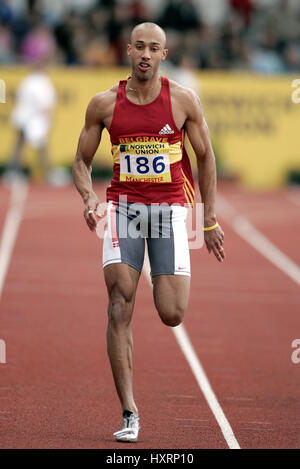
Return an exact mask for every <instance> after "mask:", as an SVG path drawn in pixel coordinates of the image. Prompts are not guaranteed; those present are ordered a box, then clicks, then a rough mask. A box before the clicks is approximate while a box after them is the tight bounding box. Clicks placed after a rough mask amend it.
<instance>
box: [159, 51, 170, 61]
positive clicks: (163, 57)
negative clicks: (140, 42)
mask: <svg viewBox="0 0 300 469" xmlns="http://www.w3.org/2000/svg"><path fill="white" fill-rule="evenodd" d="M168 52H169V51H168V49H164V50H163V56H162V59H161V60H166V58H167V55H168Z"/></svg>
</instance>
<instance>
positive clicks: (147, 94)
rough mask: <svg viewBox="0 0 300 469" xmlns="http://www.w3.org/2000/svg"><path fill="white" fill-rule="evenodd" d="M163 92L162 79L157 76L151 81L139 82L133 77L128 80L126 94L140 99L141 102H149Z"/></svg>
mask: <svg viewBox="0 0 300 469" xmlns="http://www.w3.org/2000/svg"><path fill="white" fill-rule="evenodd" d="M160 90H161V77H160V75H155V76H154V77H152V78H151V79H150V80H139V79H137V78H136V77H135V76H134V75H132V76H131V77H130V78H128V80H127V85H126V93H127V94H130V96H132V97H134V98H135V99H138V101H139V102H144V101H148V100H149V99H152V98H153V97H154V96H157V95H158V94H159V92H160Z"/></svg>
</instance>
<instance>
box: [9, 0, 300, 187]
mask: <svg viewBox="0 0 300 469" xmlns="http://www.w3.org/2000/svg"><path fill="white" fill-rule="evenodd" d="M144 20H150V21H155V22H158V23H159V24H160V25H162V26H163V27H164V28H165V29H166V32H167V36H168V48H169V56H168V60H167V62H166V63H165V64H164V65H163V68H162V73H164V74H165V75H167V76H169V77H171V78H174V79H178V80H179V81H182V80H183V84H186V85H187V86H193V87H195V86H196V88H197V90H198V92H199V94H200V96H201V99H202V102H203V105H204V111H205V115H206V118H207V122H208V125H209V128H210V131H211V137H212V141H213V146H214V150H215V153H216V157H217V162H218V170H219V177H226V178H235V179H238V180H239V181H241V183H242V184H243V185H244V186H245V187H247V188H253V189H272V188H273V189H274V188H276V187H280V186H282V185H284V184H286V183H288V182H291V181H293V182H297V181H298V179H299V171H300V156H299V148H298V145H297V140H298V138H297V137H298V135H297V132H298V125H299V120H300V119H299V118H300V104H299V105H297V104H296V102H293V100H292V94H293V93H294V95H295V97H296V100H299V99H298V96H299V95H298V94H297V93H298V91H297V87H296V88H293V87H292V85H293V81H294V80H295V79H297V78H298V75H299V73H300V33H299V31H300V6H299V2H297V1H293V0H289V1H287V0H274V1H273V0H272V1H270V0H228V1H227V0H226V1H224V0H213V1H209V2H208V1H204V0H197V1H190V0H189V1H186V2H179V1H175V0H172V1H163V2H158V1H153V2H145V1H144V2H143V1H140V0H137V1H131V0H120V1H105V0H102V1H101V0H99V1H97V0H86V1H82V2H79V1H76V0H70V1H68V2H58V1H52V2H50V1H45V0H41V1H34V0H31V1H27V2H26V1H17V0H13V1H10V2H7V1H3V0H1V2H0V44H1V51H0V64H1V68H0V78H1V79H2V80H4V82H5V84H6V104H5V105H3V104H2V105H1V106H0V122H1V148H0V163H1V165H2V169H3V168H4V167H5V162H6V161H7V159H8V158H9V157H10V153H11V151H12V146H13V139H14V130H13V128H12V126H11V122H10V116H11V112H12V109H13V106H14V96H15V93H16V88H17V86H18V84H19V83H20V80H21V79H22V77H23V76H24V75H26V73H28V71H29V70H30V64H32V63H33V62H35V61H36V60H37V59H40V58H41V57H45V56H47V57H49V62H50V64H49V67H48V71H49V75H50V77H51V78H52V81H53V83H54V85H55V88H56V90H57V94H58V105H57V107H56V110H55V113H54V119H53V128H52V132H51V137H50V146H49V148H50V155H51V159H52V161H53V164H55V165H57V166H65V167H70V165H71V164H72V161H73V158H74V154H75V151H76V143H77V139H78V135H79V133H80V130H81V128H82V125H83V121H84V112H85V109H86V106H87V104H88V102H89V99H90V98H91V96H93V94H95V93H97V92H99V91H102V90H105V89H107V88H108V87H110V86H112V85H113V84H114V83H116V82H117V81H118V80H119V79H120V78H124V77H126V76H127V74H128V62H127V58H126V53H124V51H126V44H127V42H128V38H129V34H130V30H131V28H132V26H133V25H134V24H136V23H138V22H141V21H144ZM297 72H299V73H298V74H297ZM298 88H299V86H298ZM66 133H67V137H66ZM25 155H26V158H25V165H29V168H30V171H32V173H33V175H34V176H38V167H37V165H36V157H35V155H34V152H32V151H31V149H30V148H28V147H27V149H26V152H25ZM193 164H194V166H195V161H194V160H193ZM110 171H111V155H110V146H109V139H108V135H107V133H106V132H105V133H104V137H103V142H102V144H101V146H100V148H99V150H98V152H97V155H96V158H95V163H94V176H95V177H98V176H100V177H101V176H102V175H103V176H108V175H110Z"/></svg>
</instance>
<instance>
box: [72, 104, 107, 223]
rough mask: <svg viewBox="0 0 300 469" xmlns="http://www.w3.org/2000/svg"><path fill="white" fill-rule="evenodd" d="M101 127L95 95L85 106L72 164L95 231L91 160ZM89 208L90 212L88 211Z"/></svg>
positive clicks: (95, 204) (97, 202) (95, 149)
mask: <svg viewBox="0 0 300 469" xmlns="http://www.w3.org/2000/svg"><path fill="white" fill-rule="evenodd" d="M99 105H100V108H99ZM99 109H100V110H99ZM103 128H104V124H103V121H102V116H101V96H100V95H96V96H94V97H93V98H92V99H91V101H90V103H89V105H88V107H87V110H86V114H85V124H84V127H83V129H82V131H81V134H80V137H79V142H78V146H77V152H76V156H75V161H74V164H73V179H74V183H75V186H76V188H77V190H78V192H79V193H80V195H81V197H82V200H83V203H84V205H85V209H84V218H85V220H86V222H87V225H88V227H89V228H90V230H91V231H95V229H96V226H97V221H98V220H97V215H96V209H97V205H98V204H99V203H100V201H99V199H98V197H97V195H96V194H95V192H94V191H93V186H92V178H91V172H92V161H93V158H94V155H95V153H96V151H97V148H98V146H99V143H100V140H101V134H102V130H103ZM91 210H92V212H90V213H88V212H89V211H91Z"/></svg>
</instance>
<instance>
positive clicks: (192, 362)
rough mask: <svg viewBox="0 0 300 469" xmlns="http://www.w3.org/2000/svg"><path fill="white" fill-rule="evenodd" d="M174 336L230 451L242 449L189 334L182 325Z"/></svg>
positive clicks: (146, 270)
mask: <svg viewBox="0 0 300 469" xmlns="http://www.w3.org/2000/svg"><path fill="white" fill-rule="evenodd" d="M145 254H146V255H145V262H144V268H143V273H144V274H145V277H146V278H147V280H148V282H149V284H150V285H151V286H152V280H151V275H150V264H149V258H148V255H147V253H145ZM171 330H172V332H173V334H174V335H175V338H176V340H177V342H178V344H179V346H180V348H181V351H182V353H183V355H184V356H185V358H186V360H187V362H188V364H189V366H190V368H191V370H192V372H193V374H194V377H195V378H196V381H197V383H198V385H199V387H200V389H201V391H202V393H203V395H204V397H205V399H206V402H207V404H208V405H209V407H210V409H211V411H212V413H213V415H214V417H215V419H216V420H217V422H218V424H219V427H220V429H221V431H222V433H223V436H224V438H225V441H226V443H227V445H228V447H229V448H230V449H241V448H240V446H239V444H238V442H237V440H236V438H235V436H234V433H233V431H232V428H231V426H230V423H229V422H228V420H227V418H226V416H225V414H224V412H223V410H222V408H221V406H220V404H219V402H218V399H217V398H216V395H215V393H214V391H213V389H212V387H211V385H210V382H209V380H208V378H207V376H206V373H205V371H204V369H203V366H202V365H201V363H200V361H199V358H198V357H197V354H196V352H195V350H194V347H193V345H192V343H191V341H190V339H189V337H188V334H187V332H186V330H185V328H184V326H183V324H180V325H179V326H176V327H171Z"/></svg>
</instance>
